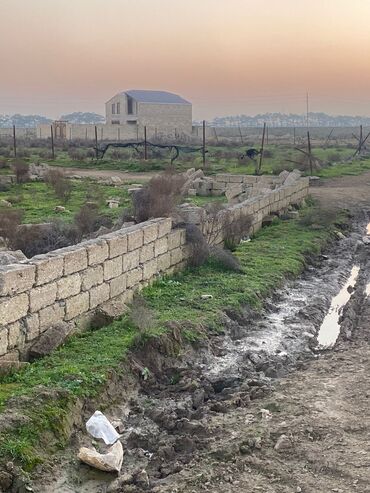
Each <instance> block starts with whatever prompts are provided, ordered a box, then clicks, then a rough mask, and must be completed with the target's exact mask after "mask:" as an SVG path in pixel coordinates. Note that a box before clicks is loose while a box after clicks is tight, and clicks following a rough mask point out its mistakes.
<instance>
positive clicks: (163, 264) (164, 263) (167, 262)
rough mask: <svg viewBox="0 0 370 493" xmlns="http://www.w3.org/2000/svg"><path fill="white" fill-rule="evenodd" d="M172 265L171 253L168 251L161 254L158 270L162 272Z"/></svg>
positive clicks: (158, 259)
mask: <svg viewBox="0 0 370 493" xmlns="http://www.w3.org/2000/svg"><path fill="white" fill-rule="evenodd" d="M170 266H171V253H170V252H167V253H165V254H164V255H160V256H159V257H158V258H157V270H158V271H160V272H166V271H167V269H169V268H170Z"/></svg>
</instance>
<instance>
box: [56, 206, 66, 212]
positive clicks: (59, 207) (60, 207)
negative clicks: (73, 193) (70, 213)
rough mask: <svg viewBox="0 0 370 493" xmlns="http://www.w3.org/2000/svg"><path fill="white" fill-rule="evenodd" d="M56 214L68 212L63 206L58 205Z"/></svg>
mask: <svg viewBox="0 0 370 493" xmlns="http://www.w3.org/2000/svg"><path fill="white" fill-rule="evenodd" d="M54 212H67V210H66V208H65V207H63V206H62V205H57V206H56V207H54Z"/></svg>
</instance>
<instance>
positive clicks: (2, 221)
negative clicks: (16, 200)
mask: <svg viewBox="0 0 370 493" xmlns="http://www.w3.org/2000/svg"><path fill="white" fill-rule="evenodd" d="M22 217H23V211H22V210H19V209H18V210H16V209H0V236H2V237H3V238H4V240H5V242H6V244H7V245H8V246H9V247H11V246H12V244H13V243H14V240H15V238H16V236H17V228H18V226H19V225H20V224H21V222H22Z"/></svg>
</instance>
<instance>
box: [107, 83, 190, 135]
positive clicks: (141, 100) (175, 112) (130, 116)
mask: <svg viewBox="0 0 370 493" xmlns="http://www.w3.org/2000/svg"><path fill="white" fill-rule="evenodd" d="M105 117H106V123H107V125H125V124H127V125H133V126H139V127H144V126H146V127H151V128H158V130H159V131H163V130H173V129H177V130H178V132H184V133H189V134H190V133H191V130H192V105H191V103H190V102H189V101H186V99H184V98H182V97H181V96H178V95H177V94H173V93H171V92H166V91H146V90H138V89H135V90H131V91H124V92H120V93H118V94H116V95H115V96H113V97H112V98H111V99H110V100H109V101H107V103H106V104H105Z"/></svg>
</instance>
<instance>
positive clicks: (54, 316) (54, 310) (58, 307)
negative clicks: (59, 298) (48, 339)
mask: <svg viewBox="0 0 370 493" xmlns="http://www.w3.org/2000/svg"><path fill="white" fill-rule="evenodd" d="M64 315H65V306H64V304H62V303H54V304H53V305H50V306H47V307H46V308H43V309H42V310H40V311H39V317H40V332H43V331H44V330H46V329H48V328H49V327H51V326H53V325H55V324H57V323H59V322H61V321H63V319H64Z"/></svg>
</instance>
